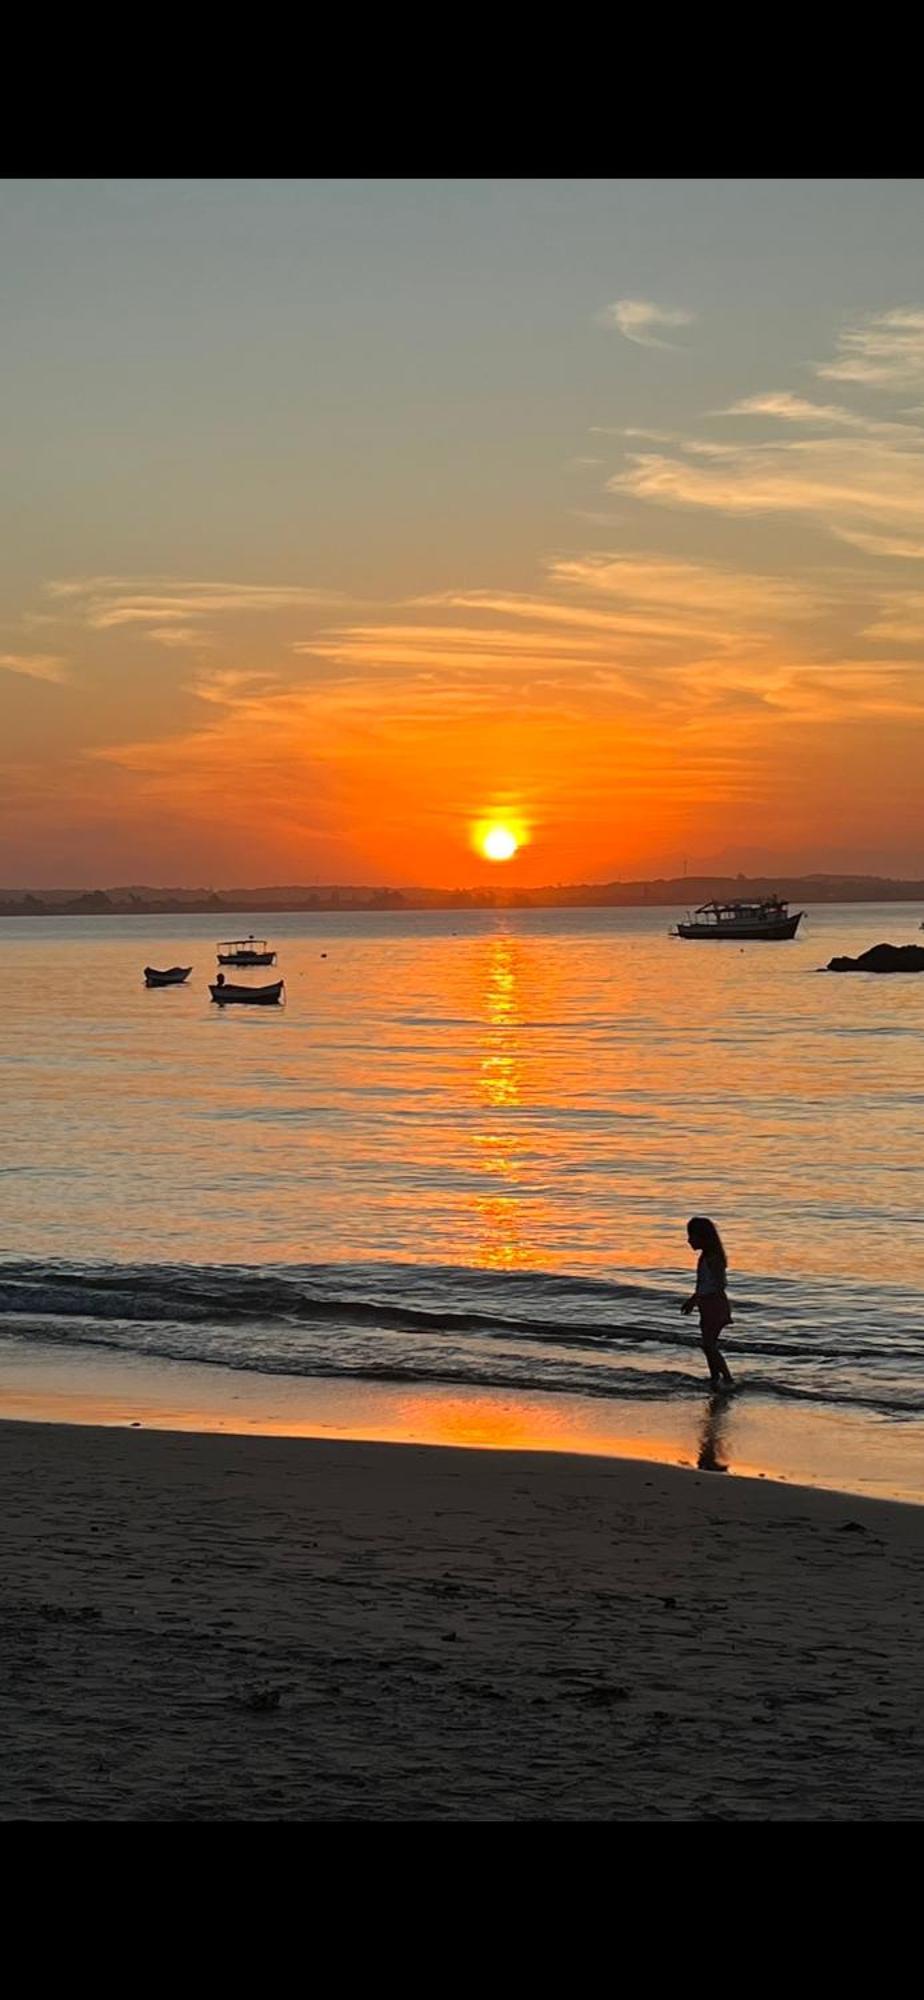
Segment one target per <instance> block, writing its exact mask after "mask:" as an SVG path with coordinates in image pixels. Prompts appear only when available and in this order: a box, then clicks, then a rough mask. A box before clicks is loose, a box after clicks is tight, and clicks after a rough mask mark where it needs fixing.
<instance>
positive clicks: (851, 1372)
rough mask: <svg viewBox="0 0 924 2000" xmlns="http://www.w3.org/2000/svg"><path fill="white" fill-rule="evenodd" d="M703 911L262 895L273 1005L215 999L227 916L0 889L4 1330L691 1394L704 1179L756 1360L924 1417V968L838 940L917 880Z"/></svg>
mask: <svg viewBox="0 0 924 2000" xmlns="http://www.w3.org/2000/svg"><path fill="white" fill-rule="evenodd" d="M675 914H678V913H671V912H669V911H664V910H657V911H647V910H646V911H572V912H566V913H563V912H558V911H555V912H552V911H549V912H541V913H518V912H517V913H509V914H506V913H505V914H504V915H496V916H495V915H493V914H486V915H481V914H474V913H465V914H461V915H459V914H455V913H449V912H446V913H439V914H410V915H400V916H390V915H386V916H381V917H376V916H366V915H363V916H355V917H347V916H342V917H302V916H278V915H277V916H273V917H266V918H265V919H263V920H260V919H259V918H257V917H256V916H250V915H248V917H247V919H246V921H245V923H244V924H243V926H242V928H243V929H245V930H250V929H253V930H254V931H256V932H258V933H261V932H263V931H265V932H266V933H267V934H268V935H269V936H270V937H271V938H272V939H273V941H274V943H275V944H276V945H277V947H278V949H279V954H280V961H279V970H280V972H281V973H282V974H283V975H284V977H285V980H286V986H287V1005H286V1007H285V1009H280V1010H279V1011H275V1010H262V1009H254V1010H244V1009H239V1010H235V1009H230V1010H228V1011H219V1009H217V1008H216V1007H214V1006H212V1005H210V1002H209V995H208V984H207V982H208V980H209V978H210V977H213V976H214V971H215V958H214V944H215V939H216V937H217V935H218V932H217V931H216V928H215V925H214V922H213V921H212V920H210V919H208V918H202V917H195V918H179V917H166V918H133V919H121V920H119V919H95V918H81V919H56V920H53V919H49V920H41V921H38V922H32V921H24V922H13V921H7V922H4V923H0V962H2V971H3V998H4V1008H3V1036H2V1090H3V1097H2V1102H3V1145H2V1150H0V1200H2V1207H0V1335H2V1334H4V1333H5V1334H6V1335H7V1336H9V1335H17V1336H23V1335H25V1336H27V1337H29V1338H32V1339H37V1340H41V1341H44V1342H51V1343H56V1342H57V1343H60V1342H64V1343H68V1344H69V1345H71V1346H73V1345H74V1344H75V1343H77V1344H79V1343H93V1344H102V1345H105V1346H108V1347H113V1348H119V1349H124V1350H129V1351H133V1352H145V1353H148V1354H153V1355H158V1356H165V1357H177V1358H181V1359H183V1360H197V1361H210V1362H217V1363H222V1364H225V1365H230V1366H232V1367H235V1368H237V1369H244V1370H263V1371H266V1372H270V1373H274V1374H279V1373H283V1374H295V1375H304V1376H307V1377H317V1376H359V1377H364V1378H375V1377H380V1378H383V1379H386V1380H391V1381H403V1380H407V1381H415V1382H421V1381H423V1382H426V1381H432V1382H441V1383H465V1384H470V1385H478V1384H491V1385H495V1386H501V1387H505V1388H512V1389H521V1390H522V1391H524V1393H525V1392H526V1391H530V1392H534V1391H536V1390H541V1389H550V1390H566V1391H572V1390H573V1391H579V1392H580V1393H582V1394H592V1395H602V1396H607V1395H609V1396H617V1395H618V1396H625V1395H631V1396H633V1397H649V1398H653V1399H658V1398H670V1397H672V1396H677V1395H680V1394H686V1393H688V1392H689V1390H690V1388H691V1386H693V1385H696V1386H699V1385H701V1382H702V1375H703V1363H702V1356H701V1355H700V1353H699V1351H698V1348H697V1347H696V1345H695V1334H694V1332H693V1329H692V1327H691V1324H690V1322H688V1321H684V1320H682V1319H680V1317H679V1315H678V1301H679V1299H680V1298H681V1297H683V1296H684V1294H685V1293H686V1292H687V1291H689V1289H690V1288H691V1283H692V1279H691V1270H692V1259H691V1258H690V1256H689V1253H688V1252H687V1250H686V1244H685V1229H684V1225H685V1221H686V1218H687V1216H688V1215H690V1214H692V1213H694V1212H704V1213H706V1214H710V1215H713V1216H714V1217H715V1218H716V1220H717V1221H718V1223H719V1226H720V1228H721V1230H722V1233H723V1235H724V1237H725V1240H726V1245H727V1248H728V1251H729V1256H730V1260H731V1284H730V1288H731V1292H732V1297H733V1304H734V1313H735V1324H734V1327H733V1329H732V1330H731V1333H730V1335H729V1338H728V1342H727V1347H728V1352H729V1356H730V1358H731V1359H732V1360H733V1365H735V1366H736V1372H737V1373H738V1375H739V1376H740V1379H741V1381H742V1383H744V1384H745V1385H749V1386H750V1387H751V1388H753V1389H757V1390H759V1391H760V1392H761V1393H763V1394H765V1395H769V1396H772V1397H774V1398H779V1399H801V1400H802V1401H804V1402H808V1403H813V1402H814V1403H816V1404H822V1403H823V1404H828V1405H835V1406H852V1407H854V1408H855V1409H860V1410H862V1409H867V1410H869V1411H870V1412H876V1413H878V1414H879V1415H880V1416H881V1417H894V1418H905V1419H907V1418H908V1417H910V1416H913V1415H915V1414H917V1413H920V1414H921V1416H922V1418H924V1325H922V1306H924V1219H922V1218H924V1169H922V1162H921V1152H922V1148H921V1128H922V1105H924V1071H922V1060H921V1057H922V1047H924V1043H922V1031H924V978H922V979H918V980H915V979H914V978H912V977H907V976H906V977H897V978H878V979H877V978H873V977H869V976H867V977H837V976H834V975H830V976H827V977H825V976H822V975H821V974H819V972H818V971H817V970H816V968H817V967H819V966H821V965H823V964H824V963H825V962H826V961H827V959H828V958H829V957H830V956H831V955H832V954H833V953H834V952H844V951H847V952H856V951H858V950H862V949H864V948H865V947H866V946H867V945H869V944H871V943H874V942H876V941H877V940H879V939H880V938H889V939H892V940H894V941H896V942H907V941H910V940H911V939H913V938H914V937H915V935H916V932H917V927H918V924H919V922H920V920H921V916H922V914H924V912H922V911H921V910H919V909H918V908H917V907H914V908H912V907H911V906H902V905H894V904H893V905H890V906H888V907H885V908H878V907H875V906H871V905H863V906H855V907H840V908H826V909H813V910H811V911H810V915H809V920H808V922H807V924H806V925H805V926H804V927H803V934H802V935H801V936H800V937H799V938H798V939H797V940H796V941H795V942H794V943H791V944H782V945H761V944H752V945H746V946H744V947H738V946H733V945H727V944H726V945H707V944H701V945H700V944H693V943H681V942H678V941H674V940H671V939H670V938H669V937H668V935H667V932H668V928H669V925H670V923H671V922H672V921H673V919H674V915H675ZM220 928H221V930H222V931H224V932H226V931H227V930H228V920H227V918H226V917H225V918H223V919H222V920H221V923H220ZM231 929H234V925H233V923H232V925H231ZM176 961H180V962H182V963H188V962H189V961H192V963H193V966H194V971H193V974H192V978H191V980H190V983H189V985H188V987H185V988H180V989H175V990H172V991H171V990H165V991H155V992H148V991H147V990H146V989H145V987H144V985H143V983H142V967H143V966H144V964H145V963H148V962H150V963H154V964H165V965H166V964H172V963H174V962H176ZM243 976H244V977H248V975H243ZM250 976H251V977H254V978H255V979H257V980H258V981H259V979H260V978H261V977H263V978H265V977H267V976H272V975H266V974H263V975H260V974H257V975H250ZM0 1352H2V1347H0Z"/></svg>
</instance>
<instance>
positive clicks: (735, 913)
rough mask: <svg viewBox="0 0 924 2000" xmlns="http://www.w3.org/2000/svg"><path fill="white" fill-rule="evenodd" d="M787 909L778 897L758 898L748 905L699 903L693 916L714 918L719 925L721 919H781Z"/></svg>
mask: <svg viewBox="0 0 924 2000" xmlns="http://www.w3.org/2000/svg"><path fill="white" fill-rule="evenodd" d="M788 909H789V904H788V903H784V902H783V900H782V898H781V897H780V896H760V897H758V898H757V899H756V900H754V901H752V902H748V903H700V905H699V908H698V909H697V910H695V911H694V916H697V917H715V919H716V922H717V923H720V922H721V920H722V918H723V917H748V918H756V917H781V916H784V915H785V913H786V911H787V910H788Z"/></svg>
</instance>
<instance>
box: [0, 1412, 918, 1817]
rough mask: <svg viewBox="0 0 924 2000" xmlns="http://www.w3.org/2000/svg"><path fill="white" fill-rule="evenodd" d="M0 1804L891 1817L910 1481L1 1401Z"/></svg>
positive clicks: (364, 1813) (306, 1812) (189, 1812)
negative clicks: (311, 1432)
mask: <svg viewBox="0 0 924 2000" xmlns="http://www.w3.org/2000/svg"><path fill="white" fill-rule="evenodd" d="M0 1438H2V1452H0V1464H2V1507H3V1519H4V1529H5V1534H4V1545H5V1562H4V1576H3V1582H2V1597H3V1623H2V1631H3V1650H2V1663H0V1670H2V1685H3V1696H4V1711H5V1717H6V1729H5V1744H6V1749H5V1756H4V1759H3V1765H2V1772H0V1815H2V1817H3V1818H4V1819H6V1820H24V1819H29V1820H69V1819H78V1820H80V1819H89V1820H97V1819H100V1820H105V1819H114V1820H148V1819H154V1820H176V1819H206V1820H211V1819H232V1820H238V1819H241V1820H244V1819H248V1820H249V1819H256V1820H415V1819H419V1820H453V1819H474V1820H519V1819H526V1820H529V1819H553V1820H559V1819H563V1820H582V1819H591V1820H597V1819H617V1820H621V1819H625V1820H649V1819H651V1820H654V1819H679V1820H686V1819H703V1818H705V1819H733V1820H734V1819H765V1818H768V1819H847V1820H853V1819H874V1820H890V1819H898V1820H915V1819H918V1818H920V1816H921V1811H922V1803H924V1696H922V1690H921V1679H920V1658H921V1646H922V1640H924V1510H922V1509H920V1508H915V1507H908V1506H899V1505H896V1504H892V1503H886V1502H878V1501H870V1500H867V1499H862V1500H861V1499H855V1498H847V1497H842V1496H840V1495H838V1494H832V1493H823V1492H811V1491H808V1490H806V1489H798V1488H794V1487H790V1486H782V1485H779V1484H775V1483H772V1482H758V1481H754V1480H748V1479H737V1478H734V1479H732V1478H720V1477H717V1476H715V1475H710V1474H708V1473H695V1472H682V1471H677V1470H674V1469H672V1468H670V1467H664V1466H659V1465H655V1464H645V1463H635V1464H630V1463H628V1462H624V1461H613V1460H603V1459H596V1458H595V1459H590V1458H575V1457H568V1456H564V1455H552V1454H529V1453H523V1452H520V1453H504V1452H487V1451H470V1450H469V1451H466V1450H451V1449H433V1448H421V1447H413V1446H406V1445H389V1444H362V1443H348V1442H341V1441H336V1442H328V1441H322V1440H311V1439H284V1438H267V1437H263V1438H240V1437H227V1436H214V1435H213V1436H200V1435H196V1434H194V1433H189V1434H174V1433H169V1432H157V1433H154V1432H147V1431H143V1430H132V1431H122V1430H114V1429H108V1430H107V1429H93V1428H84V1427H78V1426H65V1425H53V1424H39V1423H23V1422H20V1423H9V1422H8V1423H4V1424H2V1425H0Z"/></svg>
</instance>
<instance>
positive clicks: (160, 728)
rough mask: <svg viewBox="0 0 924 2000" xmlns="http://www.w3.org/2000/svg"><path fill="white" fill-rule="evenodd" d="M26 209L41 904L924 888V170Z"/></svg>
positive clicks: (14, 729) (32, 862)
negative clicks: (754, 887)
mask: <svg viewBox="0 0 924 2000" xmlns="http://www.w3.org/2000/svg"><path fill="white" fill-rule="evenodd" d="M0 203H2V268H3V274H4V279H3V347H4V362H3V371H2V378H0V395H2V400H3V429H4V465H5V474H4V507H3V534H2V540H0V766H2V796H0V887H27V886H30V885H34V886H48V887H50V886H60V887H67V886H84V885H93V884H98V885H114V884H128V883H143V884H179V883H183V884H187V885H192V884H203V885H206V884H213V885H215V886H217V887H221V886H223V885H231V884H238V885H241V884H246V883H251V884H258V883H271V882H272V883H311V882H324V883H329V882H337V881H340V882H365V883H383V882H390V883H395V884H401V883H404V884H412V883H422V884H442V885H446V886H452V885H454V884H458V883H470V882H476V881H484V880H486V879H487V880H492V881H498V880H501V879H503V880H505V881H507V882H510V881H516V880H519V881H524V882H533V883H536V882H564V881H575V880H591V879H597V880H601V879H609V878H611V877H615V876H619V875H622V876H637V875H646V874H658V873H668V874H675V873H679V872H680V871H681V869H682V867H683V864H684V861H685V860H686V862H687V863H688V865H689V868H690V871H691V872H695V871H697V870H703V869H706V868H710V867H715V868H719V869H723V870H728V869H731V870H737V869H739V868H740V869H743V870H749V869H750V870H753V871H761V872H763V871H765V870H771V871H772V870H774V869H777V868H779V869H781V870H782V869H784V868H785V869H787V870H790V871H793V870H803V869H804V870H809V869H834V870H836V869H851V870H853V869H857V870H863V871H866V872H870V873H873V872H878V873H894V874H906V875H921V874H924V814H922V809H921V799H922V783H921V773H922V768H924V675H922V667H921V661H922V654H924V182H921V181H894V180H892V181H889V180H878V181H873V180H869V181H846V180H841V181H821V180H817V181H806V180H802V181H798V180H789V181H753V180H752V181H731V180H724V181H687V182H680V181H671V180H661V181H644V180H634V181H618V180H610V181H599V180H597V181H594V180H589V181H578V180H565V181H488V180H479V181H463V180H459V181H445V180H444V181H438V180H436V181H424V180H420V181H406V180H405V181H387V180H386V181H377V182H373V181H347V180H339V181H338V180H331V181H259V180H257V181H230V180H227V181H176V180H173V181H154V180H148V181H116V180H109V181H71V182H63V181H54V180H45V181H7V182H5V183H4V184H3V185H2V188H0ZM493 822H498V823H500V824H502V825H504V826H510V827H511V828H512V829H513V830H514V831H515V832H516V835H517V837H518V838H519V839H520V840H521V841H522V843H523V844H522V845H521V847H520V849H519V852H518V854H517V855H516V857H515V858H514V859H513V860H511V861H504V862H500V863H497V862H494V863H492V862H491V861H489V860H487V859H485V858H484V857H483V855H480V854H479V853H478V852H476V850H475V849H474V848H473V845H472V842H473V838H474V829H475V828H476V827H482V828H483V827H484V826H486V825H489V824H491V823H493Z"/></svg>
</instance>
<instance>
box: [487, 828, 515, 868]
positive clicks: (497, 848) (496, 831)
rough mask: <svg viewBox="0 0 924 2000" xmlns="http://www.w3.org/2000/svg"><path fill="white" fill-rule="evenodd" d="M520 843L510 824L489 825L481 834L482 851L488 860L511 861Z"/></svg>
mask: <svg viewBox="0 0 924 2000" xmlns="http://www.w3.org/2000/svg"><path fill="white" fill-rule="evenodd" d="M519 845H520V843H519V841H518V839H517V837H516V834H515V833H511V831H510V828H509V826H489V827H487V828H486V830H485V832H484V833H483V834H482V836H481V852H482V854H484V855H485V856H486V857H487V859H488V861H511V860H512V859H513V856H514V855H515V853H516V851H517V848H518V847H519Z"/></svg>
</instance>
